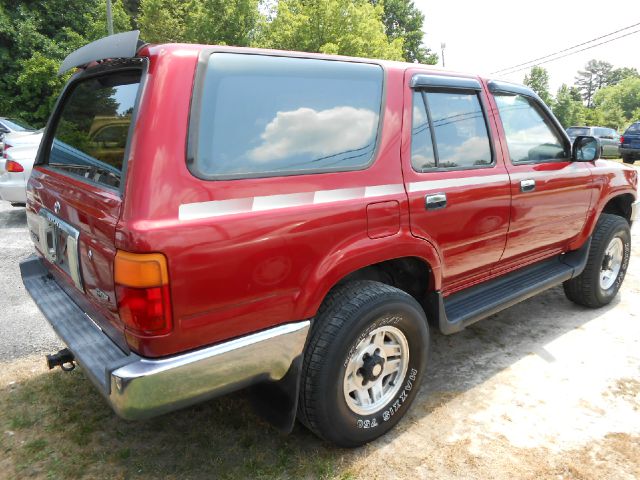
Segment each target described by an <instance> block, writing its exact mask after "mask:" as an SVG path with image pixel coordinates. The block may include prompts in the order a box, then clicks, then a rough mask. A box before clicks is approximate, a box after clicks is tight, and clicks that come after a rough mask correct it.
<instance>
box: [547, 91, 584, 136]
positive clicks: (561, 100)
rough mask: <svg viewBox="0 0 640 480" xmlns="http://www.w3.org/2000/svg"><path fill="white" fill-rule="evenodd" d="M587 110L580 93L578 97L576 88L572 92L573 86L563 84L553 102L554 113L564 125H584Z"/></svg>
mask: <svg viewBox="0 0 640 480" xmlns="http://www.w3.org/2000/svg"><path fill="white" fill-rule="evenodd" d="M585 110H586V109H585V107H584V105H583V104H582V98H581V97H580V94H579V93H578V95H577V98H576V94H575V90H574V91H573V92H572V88H569V87H568V86H567V85H565V84H562V86H561V87H560V88H559V89H558V93H557V95H556V99H555V102H554V104H553V114H554V115H555V116H556V118H557V119H558V121H559V122H560V123H561V124H562V126H563V127H564V128H568V127H571V126H572V125H584V123H585V119H586V116H585V115H586V114H585Z"/></svg>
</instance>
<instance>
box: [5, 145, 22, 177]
mask: <svg viewBox="0 0 640 480" xmlns="http://www.w3.org/2000/svg"><path fill="white" fill-rule="evenodd" d="M5 151H6V150H5ZM4 168H5V170H6V171H7V172H14V173H17V172H24V168H22V165H20V164H19V163H18V162H14V161H13V160H7V163H5V165H4Z"/></svg>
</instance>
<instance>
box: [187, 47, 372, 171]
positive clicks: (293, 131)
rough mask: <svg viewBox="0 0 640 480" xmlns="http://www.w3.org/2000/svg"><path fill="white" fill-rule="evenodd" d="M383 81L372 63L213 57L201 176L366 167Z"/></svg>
mask: <svg viewBox="0 0 640 480" xmlns="http://www.w3.org/2000/svg"><path fill="white" fill-rule="evenodd" d="M382 79H383V71H382V68H381V67H379V66H376V65H371V64H363V63H350V62H338V61H328V60H315V59H303V58H288V57H272V56H265V55H246V54H232V53H214V54H212V55H211V56H210V57H209V62H208V66H207V71H206V74H205V78H204V85H203V87H202V97H201V104H200V105H198V106H197V108H200V113H199V119H198V121H197V122H196V124H197V126H196V128H197V139H196V140H195V142H194V144H195V145H192V147H193V146H195V151H194V152H193V157H194V158H195V173H196V174H197V175H198V176H201V177H204V178H210V179H216V178H218V179H221V178H225V177H226V178H229V177H231V178H238V177H260V176H272V175H292V174H301V173H309V172H314V173H315V172H319V171H339V170H354V169H358V168H363V167H365V166H366V165H368V164H369V162H370V160H371V158H372V156H373V152H374V150H375V146H376V140H377V132H378V124H379V120H380V111H381V102H382Z"/></svg>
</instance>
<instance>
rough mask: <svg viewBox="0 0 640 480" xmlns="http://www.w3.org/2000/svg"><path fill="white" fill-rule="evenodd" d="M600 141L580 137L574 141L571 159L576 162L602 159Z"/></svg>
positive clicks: (593, 138) (584, 136) (583, 136)
mask: <svg viewBox="0 0 640 480" xmlns="http://www.w3.org/2000/svg"><path fill="white" fill-rule="evenodd" d="M601 150H602V148H601V147H600V141H599V140H598V139H597V138H595V137H589V136H586V135H579V136H577V137H576V139H575V140H574V141H573V146H572V147H571V158H572V159H573V160H574V161H576V162H593V161H594V160H598V159H599V158H600V152H601Z"/></svg>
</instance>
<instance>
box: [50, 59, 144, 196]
mask: <svg viewBox="0 0 640 480" xmlns="http://www.w3.org/2000/svg"><path fill="white" fill-rule="evenodd" d="M140 77H141V72H140V71H127V72H121V73H112V74H108V75H104V76H100V77H95V78H90V79H87V80H82V81H80V82H79V83H78V84H77V85H75V86H74V87H72V88H73V90H72V91H71V93H70V95H69V96H68V97H67V99H66V101H65V102H64V105H63V107H62V111H61V114H60V116H59V117H58V121H57V124H56V126H55V132H54V137H53V141H52V143H51V151H50V153H49V159H48V163H49V166H50V167H51V168H54V169H56V170H60V171H63V172H65V173H68V174H71V175H74V176H79V177H82V178H83V179H86V180H89V181H91V182H94V183H98V184H101V185H105V186H108V187H112V188H119V187H120V181H121V177H122V169H123V161H124V152H125V148H126V144H127V138H128V133H129V127H130V125H131V118H132V115H133V109H134V106H135V102H136V97H137V94H138V88H139V86H140Z"/></svg>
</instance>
